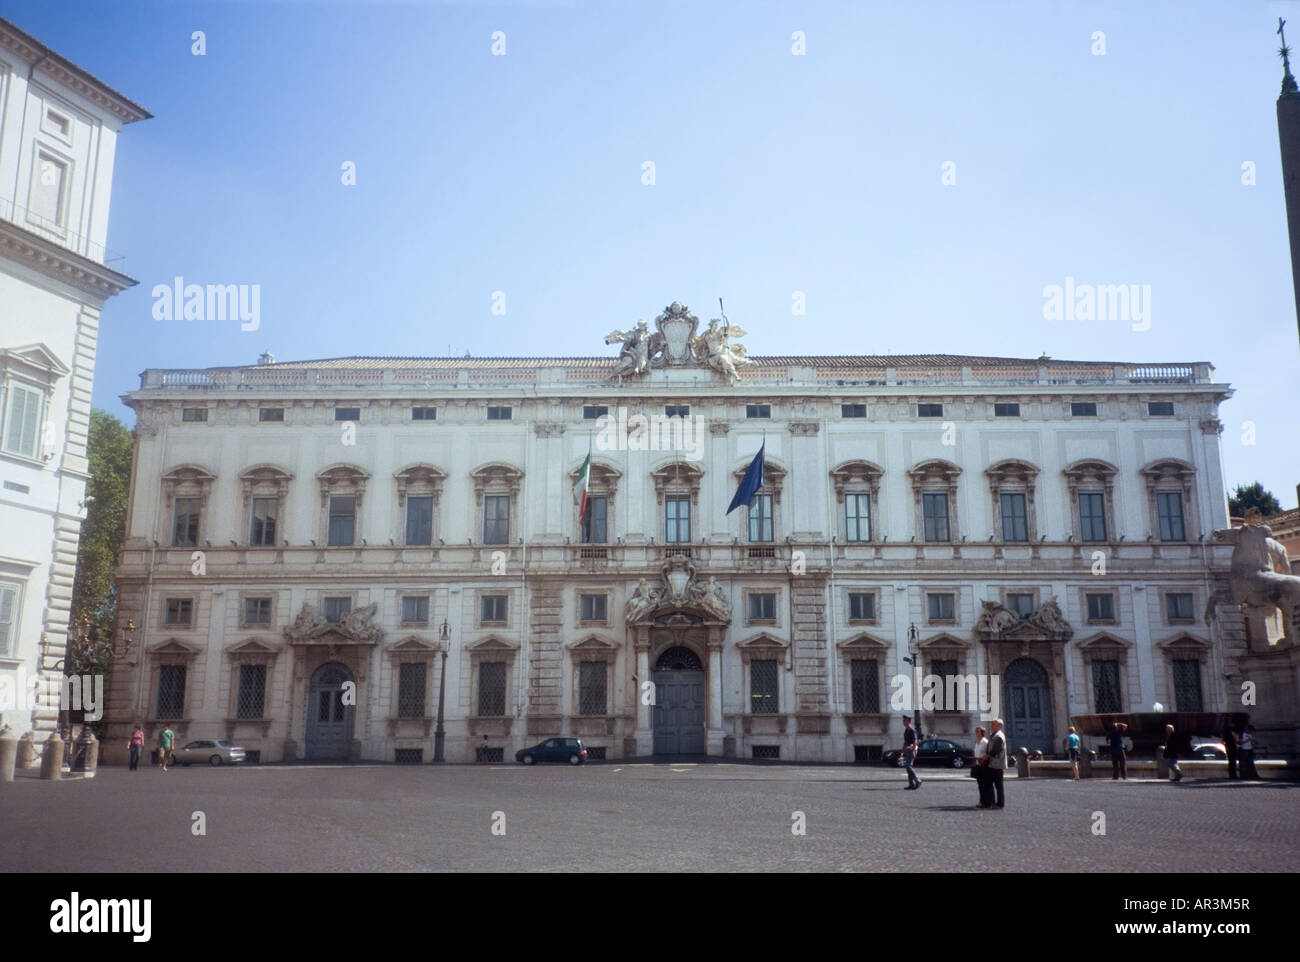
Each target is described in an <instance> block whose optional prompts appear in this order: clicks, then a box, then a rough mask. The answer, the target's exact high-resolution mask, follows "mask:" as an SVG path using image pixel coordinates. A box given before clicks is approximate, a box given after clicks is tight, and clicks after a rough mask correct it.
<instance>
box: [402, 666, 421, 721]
mask: <svg viewBox="0 0 1300 962" xmlns="http://www.w3.org/2000/svg"><path fill="white" fill-rule="evenodd" d="M425 668H426V666H425V663H424V662H422V661H406V662H402V663H401V664H400V665H398V666H397V717H398V718H423V717H424V677H425Z"/></svg>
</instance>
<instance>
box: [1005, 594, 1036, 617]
mask: <svg viewBox="0 0 1300 962" xmlns="http://www.w3.org/2000/svg"><path fill="white" fill-rule="evenodd" d="M1007 607H1008V608H1010V609H1011V610H1012V611H1014V612H1015V613H1016V614H1018V615H1019V616H1020V620H1021V621H1024V620H1025V619H1026V618H1028V617H1029V616H1030V615H1032V614H1033V613H1034V596H1033V595H1032V594H1028V593H1020V592H1017V593H1015V594H1008V595H1007Z"/></svg>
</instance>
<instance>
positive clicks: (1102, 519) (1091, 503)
mask: <svg viewBox="0 0 1300 962" xmlns="http://www.w3.org/2000/svg"><path fill="white" fill-rule="evenodd" d="M1079 529H1080V533H1081V537H1082V538H1083V540H1084V541H1105V540H1106V502H1105V498H1104V496H1103V495H1101V494H1099V493H1092V492H1088V491H1080V492H1079Z"/></svg>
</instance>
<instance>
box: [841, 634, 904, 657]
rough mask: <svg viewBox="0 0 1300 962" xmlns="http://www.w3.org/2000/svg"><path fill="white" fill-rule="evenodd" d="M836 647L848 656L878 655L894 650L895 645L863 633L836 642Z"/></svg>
mask: <svg viewBox="0 0 1300 962" xmlns="http://www.w3.org/2000/svg"><path fill="white" fill-rule="evenodd" d="M835 647H836V648H838V649H840V651H841V652H842V653H843V654H845V655H846V656H847V655H877V654H884V653H885V652H887V651H892V650H893V647H894V646H893V645H891V644H890V643H889V642H887V641H885V640H884V639H883V638H877V637H876V636H875V635H873V634H871V633H869V632H866V631H862V632H859V633H858V634H856V635H854V636H853V637H852V638H848V639H846V640H844V641H840V642H836V644H835Z"/></svg>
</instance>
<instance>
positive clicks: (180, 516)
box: [172, 498, 199, 548]
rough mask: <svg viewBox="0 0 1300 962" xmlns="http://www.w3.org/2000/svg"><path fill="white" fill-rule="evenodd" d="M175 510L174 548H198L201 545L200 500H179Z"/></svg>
mask: <svg viewBox="0 0 1300 962" xmlns="http://www.w3.org/2000/svg"><path fill="white" fill-rule="evenodd" d="M174 510H175V521H174V524H173V526H172V547H174V548H193V547H196V546H197V545H198V543H199V499H198V498H177V499H176V502H175V508H174Z"/></svg>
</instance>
